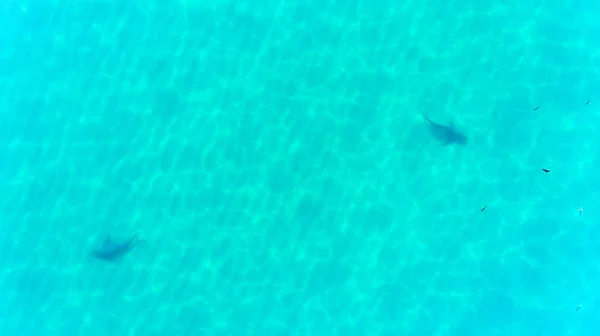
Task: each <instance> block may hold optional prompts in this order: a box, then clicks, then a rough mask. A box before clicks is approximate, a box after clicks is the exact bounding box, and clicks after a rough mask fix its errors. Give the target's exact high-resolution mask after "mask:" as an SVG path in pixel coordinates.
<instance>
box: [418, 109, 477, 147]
mask: <svg viewBox="0 0 600 336" xmlns="http://www.w3.org/2000/svg"><path fill="white" fill-rule="evenodd" d="M421 114H422V115H423V117H424V118H425V120H427V121H429V124H430V128H431V133H432V134H433V137H434V138H436V139H437V140H439V141H441V142H442V144H443V145H444V146H446V145H451V144H457V145H466V144H467V137H466V136H465V135H464V134H462V133H460V132H459V131H457V130H456V128H455V127H454V125H453V124H452V123H450V125H442V124H438V123H436V122H435V121H433V120H431V119H429V118H428V117H427V116H426V115H425V113H421Z"/></svg>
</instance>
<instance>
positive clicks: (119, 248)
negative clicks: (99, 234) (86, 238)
mask: <svg viewBox="0 0 600 336" xmlns="http://www.w3.org/2000/svg"><path fill="white" fill-rule="evenodd" d="M139 235H140V234H139V233H137V234H135V235H133V236H132V237H131V238H129V239H127V240H124V241H120V242H117V241H114V240H112V239H111V238H110V235H109V236H107V237H106V239H105V240H104V242H103V243H102V245H101V246H100V247H98V248H95V249H93V250H92V252H91V256H92V257H94V258H96V259H100V260H104V261H110V262H114V261H117V260H119V259H121V258H122V257H123V256H125V255H126V254H128V253H129V252H130V251H131V250H132V249H133V248H134V247H135V246H137V242H138V239H137V237H138V236H139Z"/></svg>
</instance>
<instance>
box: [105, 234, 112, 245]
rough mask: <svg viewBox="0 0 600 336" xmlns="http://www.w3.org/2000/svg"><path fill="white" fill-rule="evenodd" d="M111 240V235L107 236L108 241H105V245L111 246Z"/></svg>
mask: <svg viewBox="0 0 600 336" xmlns="http://www.w3.org/2000/svg"><path fill="white" fill-rule="evenodd" d="M110 242H111V239H110V235H107V236H106V239H104V245H107V244H110Z"/></svg>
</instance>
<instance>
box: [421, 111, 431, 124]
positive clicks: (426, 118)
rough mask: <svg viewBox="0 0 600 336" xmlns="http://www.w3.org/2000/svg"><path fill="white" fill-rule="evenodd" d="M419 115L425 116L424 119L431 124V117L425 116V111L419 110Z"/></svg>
mask: <svg viewBox="0 0 600 336" xmlns="http://www.w3.org/2000/svg"><path fill="white" fill-rule="evenodd" d="M421 115H422V116H423V118H425V120H427V121H429V123H431V124H433V121H432V120H431V119H429V117H427V116H426V115H425V113H423V112H421Z"/></svg>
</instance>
